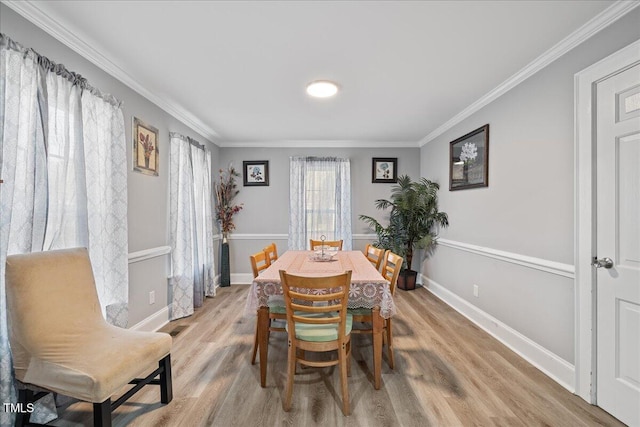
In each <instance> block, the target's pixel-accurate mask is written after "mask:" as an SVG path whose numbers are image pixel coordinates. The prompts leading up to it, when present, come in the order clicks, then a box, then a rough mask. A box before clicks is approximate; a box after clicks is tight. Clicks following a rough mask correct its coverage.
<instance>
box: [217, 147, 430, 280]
mask: <svg viewBox="0 0 640 427" xmlns="http://www.w3.org/2000/svg"><path fill="white" fill-rule="evenodd" d="M419 154H420V150H419V149H418V148H400V149H398V148H395V149H391V148H222V149H221V151H220V165H221V167H227V166H228V164H229V163H230V162H232V163H233V165H234V166H235V167H236V168H237V169H238V170H242V162H243V161H244V160H268V161H269V186H268V187H242V179H240V180H239V184H240V187H239V188H240V193H239V194H238V197H237V201H238V203H243V204H244V208H243V210H242V211H241V212H240V213H239V214H238V215H237V216H236V226H237V229H236V230H235V231H234V233H232V234H231V238H230V240H231V242H230V250H229V252H230V260H231V272H232V274H233V273H235V274H243V275H244V276H243V277H242V278H241V279H238V280H241V281H242V280H243V279H245V278H246V277H247V276H246V275H247V274H249V273H251V267H250V265H249V255H250V254H252V253H254V252H256V251H259V250H261V249H262V247H263V246H265V245H267V244H269V243H270V242H271V241H272V240H273V241H275V243H276V244H277V245H278V251H279V252H280V253H282V252H283V251H284V250H286V248H287V240H286V235H287V234H288V232H289V157H291V156H335V157H343V158H349V159H350V160H351V198H352V202H351V203H352V204H351V209H352V226H353V233H354V234H370V233H372V231H371V230H369V229H367V227H366V225H365V224H364V222H362V221H360V220H359V219H358V216H359V215H361V214H362V215H370V216H373V217H375V218H378V219H383V218H384V215H383V213H382V212H381V211H377V210H376V209H375V205H374V201H375V200H376V199H380V198H389V196H390V194H391V187H392V184H373V183H372V182H371V163H372V160H371V159H372V158H373V157H397V158H398V174H399V175H403V174H408V175H409V176H411V177H412V178H413V179H417V178H418V176H419V175H420V155H419ZM242 234H254V235H255V234H280V235H285V236H282V237H283V238H281V239H271V238H270V237H268V236H264V237H258V236H256V237H255V238H250V239H247V240H245V239H244V237H243V236H238V235H242ZM234 235H236V236H237V237H243V238H242V239H238V238H237V237H236V238H235V239H234ZM248 237H251V236H248ZM367 241H368V240H367ZM367 241H365V240H361V239H360V240H358V239H354V242H353V247H354V249H362V248H364V246H365V244H366V242H367ZM233 281H234V280H233V277H232V282H233Z"/></svg>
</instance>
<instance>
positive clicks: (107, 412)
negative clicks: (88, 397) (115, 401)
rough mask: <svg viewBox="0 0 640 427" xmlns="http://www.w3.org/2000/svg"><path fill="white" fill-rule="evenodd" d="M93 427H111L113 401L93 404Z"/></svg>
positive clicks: (108, 400)
mask: <svg viewBox="0 0 640 427" xmlns="http://www.w3.org/2000/svg"><path fill="white" fill-rule="evenodd" d="M93 426H94V427H111V399H110V398H109V399H107V400H105V401H104V402H102V403H94V404H93Z"/></svg>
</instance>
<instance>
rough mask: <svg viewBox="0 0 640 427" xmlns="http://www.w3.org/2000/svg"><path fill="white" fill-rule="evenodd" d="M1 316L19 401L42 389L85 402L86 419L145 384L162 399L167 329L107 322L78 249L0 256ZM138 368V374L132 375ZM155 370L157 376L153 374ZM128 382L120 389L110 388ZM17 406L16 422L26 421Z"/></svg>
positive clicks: (107, 416) (99, 420) (102, 417)
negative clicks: (1, 268) (89, 411)
mask: <svg viewBox="0 0 640 427" xmlns="http://www.w3.org/2000/svg"><path fill="white" fill-rule="evenodd" d="M6 267H7V268H6V294H7V316H8V321H9V342H10V345H11V352H12V355H13V366H14V371H15V378H16V380H17V381H18V390H19V396H18V397H19V402H20V403H23V406H24V407H26V404H27V403H30V402H32V401H33V400H35V398H37V397H38V395H37V394H34V390H36V391H39V390H46V391H51V392H55V393H60V394H62V395H65V396H70V397H73V398H76V399H79V400H83V401H87V402H91V403H93V412H94V425H96V426H110V425H111V412H112V410H114V409H115V408H117V407H118V406H119V405H120V404H122V403H123V402H124V401H126V400H127V399H128V398H129V397H131V396H132V395H133V394H134V393H135V392H137V391H138V390H139V389H140V388H142V387H143V386H144V385H147V384H157V385H160V396H161V397H160V400H161V402H162V403H169V402H170V401H171V399H172V386H171V359H170V352H171V337H170V336H169V335H168V334H165V333H156V332H138V331H131V330H127V329H122V328H119V327H116V326H112V325H110V324H108V323H107V322H106V321H105V320H104V317H103V316H102V312H101V309H100V304H99V301H98V294H97V291H96V287H95V282H94V278H93V272H92V269H91V262H90V260H89V255H88V253H87V250H86V249H82V248H80V249H68V250H58V251H48V252H38V253H31V254H25V255H12V256H8V257H7V264H6ZM141 376H143V378H138V377H141ZM158 376H159V379H155V378H156V377H158ZM127 384H135V385H134V386H133V387H132V388H131V389H130V390H129V391H128V392H126V393H125V394H124V395H123V396H121V397H120V398H118V399H117V400H115V401H114V402H113V403H112V402H111V398H112V396H113V395H114V394H115V393H116V392H118V391H119V390H120V389H121V388H122V387H123V386H125V385H127ZM28 422H29V414H19V415H18V417H17V420H16V425H26V424H27V423H28Z"/></svg>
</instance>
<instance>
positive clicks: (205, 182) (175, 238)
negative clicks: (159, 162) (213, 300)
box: [169, 132, 215, 320]
mask: <svg viewBox="0 0 640 427" xmlns="http://www.w3.org/2000/svg"><path fill="white" fill-rule="evenodd" d="M170 136H171V156H170V157H171V158H170V170H169V181H170V184H169V187H170V200H169V203H170V230H171V231H170V240H171V246H172V252H171V262H172V279H171V305H170V312H169V315H170V318H171V319H172V320H173V319H179V318H181V317H185V316H189V315H191V314H193V311H194V308H195V307H199V306H201V305H202V302H203V299H204V297H205V296H213V295H215V286H214V285H215V283H214V279H215V266H214V255H213V213H212V209H213V207H212V196H211V152H210V151H208V150H205V149H204V147H202V146H200V145H199V144H197V142H195V141H193V140H191V139H190V138H187V137H184V136H182V135H180V134H177V133H173V132H172V133H171V134H170Z"/></svg>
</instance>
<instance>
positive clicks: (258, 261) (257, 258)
mask: <svg viewBox="0 0 640 427" xmlns="http://www.w3.org/2000/svg"><path fill="white" fill-rule="evenodd" d="M249 261H250V262H251V270H252V271H253V278H254V279H255V278H256V277H258V274H260V272H261V271H262V270H266V269H267V268H268V267H269V266H270V265H271V261H269V256H268V255H267V253H266V252H265V251H262V252H256V253H255V254H253V255H249Z"/></svg>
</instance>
